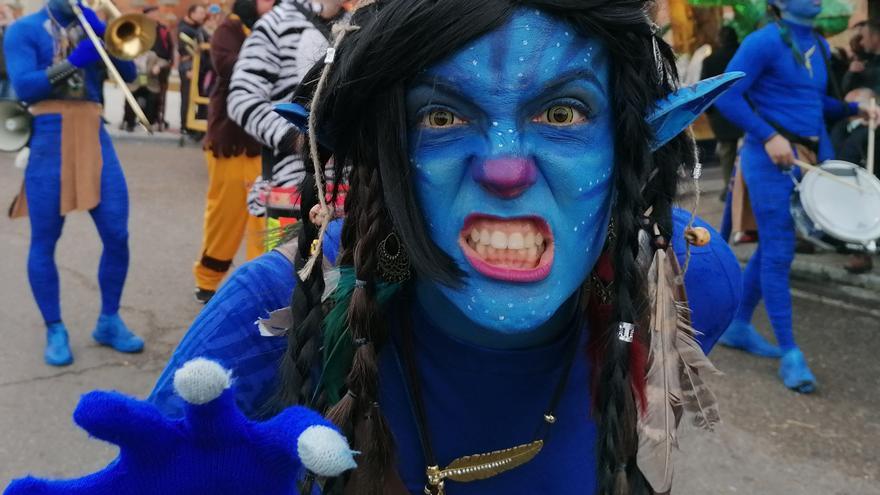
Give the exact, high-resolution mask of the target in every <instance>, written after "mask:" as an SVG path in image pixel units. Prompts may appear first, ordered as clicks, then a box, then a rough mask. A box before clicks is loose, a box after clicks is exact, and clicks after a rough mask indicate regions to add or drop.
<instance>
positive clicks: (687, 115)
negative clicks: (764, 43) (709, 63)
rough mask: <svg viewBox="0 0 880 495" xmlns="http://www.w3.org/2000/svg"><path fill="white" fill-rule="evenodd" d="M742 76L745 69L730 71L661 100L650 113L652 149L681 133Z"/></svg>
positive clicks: (682, 89)
mask: <svg viewBox="0 0 880 495" xmlns="http://www.w3.org/2000/svg"><path fill="white" fill-rule="evenodd" d="M743 77H745V74H744V73H742V72H727V73H725V74H721V75H720V76H715V77H712V78H709V79H705V80H703V81H700V82H698V83H697V84H694V85H693V86H688V87H686V88H681V89H679V90H678V91H675V92H674V93H672V94H670V95H669V96H667V97H666V98H663V99H662V100H660V101H658V102H657V103H656V104H655V105H654V111H653V112H651V114H650V115H648V124H649V125H650V126H651V127H652V128H653V129H654V142H653V143H652V144H651V151H655V150H657V149H658V148H660V147H661V146H663V145H664V144H666V143H668V142H669V141H671V140H672V139H673V138H674V137H675V136H678V135H679V134H680V133H681V132H682V131H684V130H685V129H686V128H687V126H689V125H691V123H693V121H694V120H696V119H697V117H699V116H700V114H702V113H703V112H705V111H706V109H707V108H709V106H711V105H712V103H714V102H715V100H717V99H718V97H719V96H721V95H722V94H723V93H724V92H725V91H727V90H728V89H730V87H731V86H733V85H734V84H735V83H736V82H737V81H738V80H740V79H742V78H743Z"/></svg>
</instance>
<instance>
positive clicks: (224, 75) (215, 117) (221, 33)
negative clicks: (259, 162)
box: [205, 15, 262, 158]
mask: <svg viewBox="0 0 880 495" xmlns="http://www.w3.org/2000/svg"><path fill="white" fill-rule="evenodd" d="M245 29H246V28H245V27H244V25H243V24H242V22H241V20H239V18H238V17H237V16H235V15H230V16H229V17H227V18H226V20H224V21H223V23H222V24H220V26H219V27H218V28H217V30H216V31H214V36H212V37H211V61H212V63H213V66H214V71H215V73H216V74H217V84H216V86H215V87H214V90H213V91H212V92H211V100H210V103H208V134H207V136H206V138H205V148H206V149H211V150H213V152H214V156H221V157H227V158H228V157H231V156H238V155H241V154H247V155H248V156H257V155H259V154H260V151H261V149H262V147H261V145H260V143H258V142H257V141H256V140H254V138H252V137H250V135H248V134H247V133H246V132H244V129H242V128H241V127H240V126H239V125H238V124H236V123H235V121H233V120H232V119H230V118H229V115H228V114H227V112H226V97H227V95H229V81H230V79H232V70H233V68H234V67H235V61H236V60H238V52H239V51H241V45H242V44H243V43H244V40H245V38H246V37H247V35H246V34H245Z"/></svg>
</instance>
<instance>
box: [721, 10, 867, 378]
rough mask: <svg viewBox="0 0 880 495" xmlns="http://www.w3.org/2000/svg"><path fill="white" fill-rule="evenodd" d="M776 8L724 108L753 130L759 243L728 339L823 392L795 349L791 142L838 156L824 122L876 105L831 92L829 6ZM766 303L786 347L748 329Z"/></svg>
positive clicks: (744, 163)
mask: <svg viewBox="0 0 880 495" xmlns="http://www.w3.org/2000/svg"><path fill="white" fill-rule="evenodd" d="M775 5H776V7H777V8H778V9H779V10H780V11H781V19H779V20H778V21H777V22H775V23H771V24H769V25H767V26H766V27H764V28H762V29H760V30H758V31H756V32H754V33H752V34H751V35H749V36H748V37H746V39H745V40H744V41H743V43H742V45H741V46H740V48H739V50H738V51H737V53H736V55H735V56H734V58H733V60H731V62H730V64H729V65H728V67H727V70H728V71H743V72H745V73H746V77H745V78H744V79H743V80H742V81H740V82H739V83H737V84H736V85H735V86H734V87H733V89H731V91H730V92H728V93H727V94H726V95H724V96H723V97H722V98H720V99H719V101H718V103H717V105H716V106H717V108H718V109H719V110H720V111H721V113H722V114H724V116H725V117H727V118H728V119H729V120H731V121H733V122H734V123H735V124H737V125H738V126H739V127H740V128H742V129H743V130H744V131H745V133H746V137H745V142H744V145H743V149H742V155H741V171H742V173H743V177H744V179H745V182H746V185H747V187H748V190H749V198H750V201H751V206H752V211H753V212H754V214H755V219H756V221H757V224H758V239H759V241H758V249H757V250H756V251H755V253H754V254H753V255H752V257H751V258H750V260H749V263H748V266H747V267H746V269H745V274H744V277H743V278H744V280H743V302H742V305H741V306H740V308H739V310H738V311H737V315H736V318H735V319H734V321H733V323H732V324H731V327H730V328H729V329H728V330H727V332H726V333H725V335H724V337H723V338H722V340H721V343H722V344H724V345H728V346H731V347H735V348H739V349H743V350H745V351H747V352H750V353H753V354H756V355H759V356H766V357H781V361H780V367H779V376H780V378H781V379H782V381H783V383H784V384H785V386H786V387H788V388H790V389H792V390H796V391H798V392H801V393H809V392H812V391H813V390H815V387H816V378H815V376H814V375H813V373H812V372H811V371H810V369H809V367H808V365H807V362H806V359H805V358H804V355H803V353H802V352H801V351H800V349H799V348H798V347H797V344H796V343H795V339H794V332H793V328H792V314H791V291H790V289H789V272H790V268H791V263H792V260H793V259H794V246H795V227H794V222H793V220H792V217H791V213H790V210H789V203H790V200H791V194H792V190H793V187H794V185H793V181H792V177H791V176H790V175H789V174H790V173H792V172H790V169H791V167H792V166H793V163H794V159H795V156H796V151H795V150H794V149H793V146H794V144H801V145H804V146H805V147H807V148H813V149H812V152H813V153H815V154H816V155H817V157H818V160H819V161H820V162H821V161H824V160H828V159H830V158H833V150H832V147H831V142H830V140H829V138H828V133H827V131H826V129H825V120H824V119H825V118H829V119H836V118H840V117H844V116H848V115H854V114H856V113H858V112H863V113H866V112H867V111H868V109H867V107H864V108H860V107H859V105H858V104H855V103H854V104H849V105H848V104H846V103H844V102H841V101H839V100H836V99H834V98H831V97H829V96H827V95H826V88H827V85H828V70H827V68H826V66H825V62H824V60H823V58H824V57H823V52H824V53H826V54H827V53H829V48H828V44H827V42H826V41H825V40H824V39H822V38H821V37H819V36H818V35H817V34H816V33H815V32H814V30H813V20H814V19H815V18H816V16H818V15H819V13H820V11H821V9H822V6H821V2H820V1H819V0H777V1H776V2H775ZM801 158H804V157H801ZM762 298H763V299H764V304H765V306H766V308H767V314H768V315H769V318H770V323H771V325H772V327H773V332H774V334H775V335H776V341H777V343H778V347H777V346H774V345H771V344H770V343H768V342H767V341H765V340H764V339H763V337H761V335H760V334H758V332H757V331H756V330H755V328H754V327H753V326H752V325H751V323H750V322H751V319H752V314H753V313H754V310H755V308H756V306H757V305H758V303H759V302H760V300H761V299H762Z"/></svg>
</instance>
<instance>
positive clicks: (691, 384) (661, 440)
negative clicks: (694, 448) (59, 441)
mask: <svg viewBox="0 0 880 495" xmlns="http://www.w3.org/2000/svg"><path fill="white" fill-rule="evenodd" d="M648 284H649V295H650V297H651V303H652V306H651V308H652V310H651V343H650V347H649V354H648V360H649V362H650V365H649V368H648V373H647V376H646V381H647V385H646V389H647V396H648V407H647V409H646V410H645V411H644V412H643V414H642V415H641V417H640V420H639V450H638V455H637V462H638V466H639V469H640V470H641V471H642V473H643V474H644V475H645V478H646V479H647V480H648V482H649V483H650V484H651V487H652V488H653V489H654V491H655V492H657V493H665V492H668V491H670V490H671V489H672V474H673V467H672V449H673V447H678V438H677V434H676V427H677V424H678V420H679V419H680V418H682V417H686V418H690V419H691V421H692V422H693V424H694V425H695V426H697V427H699V428H703V429H706V430H712V429H713V427H714V426H715V425H716V424H717V423H718V422H719V421H720V417H719V414H718V404H717V400H716V398H715V395H714V394H713V393H712V391H711V390H710V389H709V388H708V386H707V385H706V384H705V382H704V381H703V379H702V378H701V377H700V375H699V372H700V371H706V372H710V373H718V370H716V369H715V367H714V366H713V365H712V363H711V362H710V361H709V359H708V358H707V357H706V355H705V354H704V353H703V351H702V349H701V348H700V346H699V343H698V342H697V340H696V338H695V336H696V335H697V331H696V330H695V329H694V328H693V327H692V326H691V320H690V310H689V309H688V306H687V295H686V293H685V290H684V284H683V275H682V272H681V268H680V266H679V264H678V260H677V259H676V257H675V253H674V252H673V251H672V249H666V250H660V249H658V250H657V251H656V252H655V253H654V258H653V261H652V263H651V267H650V269H649V271H648Z"/></svg>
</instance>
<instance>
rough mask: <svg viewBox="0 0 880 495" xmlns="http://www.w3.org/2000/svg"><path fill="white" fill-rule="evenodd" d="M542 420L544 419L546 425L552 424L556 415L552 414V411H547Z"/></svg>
mask: <svg viewBox="0 0 880 495" xmlns="http://www.w3.org/2000/svg"><path fill="white" fill-rule="evenodd" d="M544 421H546V422H547V424H548V425H552V424H553V423H555V422H556V416H554V415H553V413H547V414H545V415H544Z"/></svg>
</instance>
